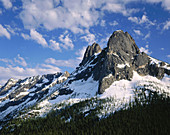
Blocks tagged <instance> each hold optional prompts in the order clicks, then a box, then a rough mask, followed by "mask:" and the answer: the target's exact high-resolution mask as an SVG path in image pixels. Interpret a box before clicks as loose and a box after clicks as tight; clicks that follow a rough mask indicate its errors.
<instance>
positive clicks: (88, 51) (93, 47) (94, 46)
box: [80, 43, 102, 66]
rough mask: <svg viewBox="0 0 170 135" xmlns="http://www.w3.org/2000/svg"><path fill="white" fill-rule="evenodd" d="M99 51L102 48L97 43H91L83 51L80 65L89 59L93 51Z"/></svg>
mask: <svg viewBox="0 0 170 135" xmlns="http://www.w3.org/2000/svg"><path fill="white" fill-rule="evenodd" d="M101 51H102V49H101V48H100V46H99V45H98V44H97V43H93V44H92V45H91V46H88V47H87V49H86V51H85V54H84V57H83V60H82V62H81V63H80V66H81V65H84V64H85V63H86V62H87V61H89V59H90V57H91V56H93V55H94V54H95V53H100V52H101Z"/></svg>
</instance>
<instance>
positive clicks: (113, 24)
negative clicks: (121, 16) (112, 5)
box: [109, 21, 119, 26]
mask: <svg viewBox="0 0 170 135" xmlns="http://www.w3.org/2000/svg"><path fill="white" fill-rule="evenodd" d="M109 24H110V25H111V26H116V25H118V24H119V23H118V22H117V21H113V22H112V23H109Z"/></svg>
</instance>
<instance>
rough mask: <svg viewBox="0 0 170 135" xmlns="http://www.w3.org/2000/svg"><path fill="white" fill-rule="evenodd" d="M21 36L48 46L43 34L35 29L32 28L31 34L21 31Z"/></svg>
mask: <svg viewBox="0 0 170 135" xmlns="http://www.w3.org/2000/svg"><path fill="white" fill-rule="evenodd" d="M21 37H23V38H24V39H25V40H34V41H36V42H37V43H38V44H40V45H42V46H43V47H48V44H47V41H46V40H45V38H43V36H42V35H41V34H40V33H38V32H37V31H36V30H34V29H31V30H30V35H28V34H24V33H21Z"/></svg>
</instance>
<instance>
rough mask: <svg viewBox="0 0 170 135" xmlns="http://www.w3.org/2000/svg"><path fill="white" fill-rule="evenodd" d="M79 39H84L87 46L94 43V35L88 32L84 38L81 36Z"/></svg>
mask: <svg viewBox="0 0 170 135" xmlns="http://www.w3.org/2000/svg"><path fill="white" fill-rule="evenodd" d="M81 39H84V40H85V41H86V42H87V43H88V44H89V45H91V44H93V43H94V42H95V41H96V37H95V35H94V34H92V33H90V32H88V33H87V34H86V35H85V36H82V37H81Z"/></svg>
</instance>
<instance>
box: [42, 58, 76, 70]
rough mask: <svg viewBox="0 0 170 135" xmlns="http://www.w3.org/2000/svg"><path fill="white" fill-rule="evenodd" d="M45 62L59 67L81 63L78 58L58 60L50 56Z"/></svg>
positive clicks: (73, 66)
mask: <svg viewBox="0 0 170 135" xmlns="http://www.w3.org/2000/svg"><path fill="white" fill-rule="evenodd" d="M45 62H46V63H48V64H53V65H55V66H59V67H71V68H75V67H76V66H78V64H79V61H78V60H77V59H69V60H56V59H54V58H48V59H46V60H45Z"/></svg>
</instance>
